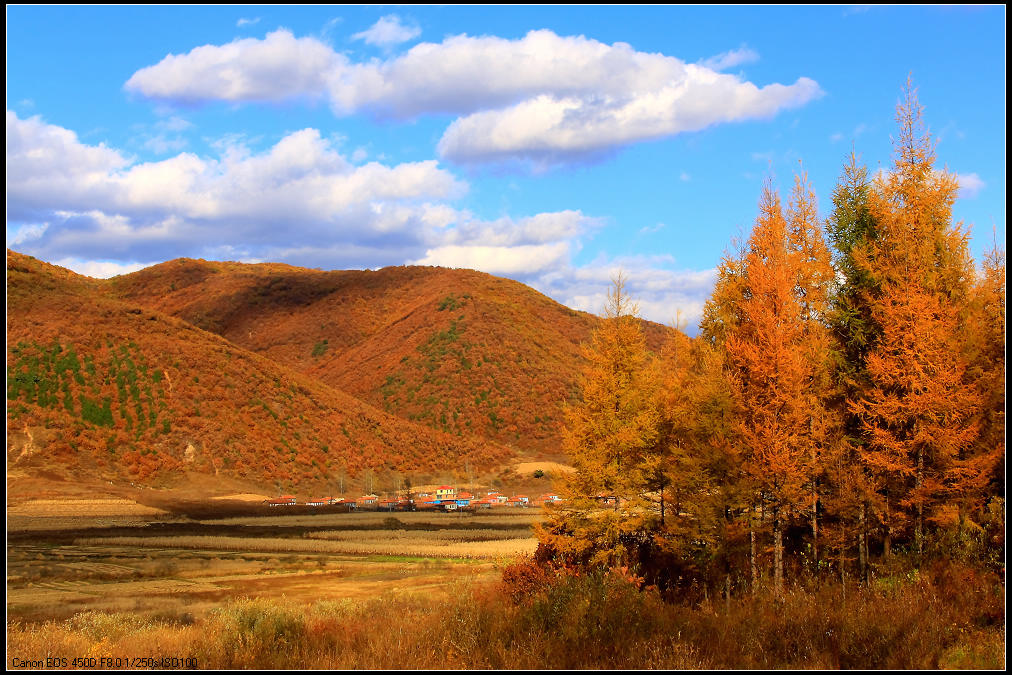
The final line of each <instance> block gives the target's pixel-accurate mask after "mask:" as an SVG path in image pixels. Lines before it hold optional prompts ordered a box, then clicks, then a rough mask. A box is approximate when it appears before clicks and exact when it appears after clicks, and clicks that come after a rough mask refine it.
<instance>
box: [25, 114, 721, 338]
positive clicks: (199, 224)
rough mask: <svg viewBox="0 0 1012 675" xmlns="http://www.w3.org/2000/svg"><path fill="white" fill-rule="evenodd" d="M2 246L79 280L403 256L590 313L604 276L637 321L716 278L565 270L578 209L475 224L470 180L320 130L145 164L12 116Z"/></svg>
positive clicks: (660, 313)
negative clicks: (224, 265) (495, 278)
mask: <svg viewBox="0 0 1012 675" xmlns="http://www.w3.org/2000/svg"><path fill="white" fill-rule="evenodd" d="M7 139H8V154H7V203H8V228H7V242H8V246H14V247H16V248H17V249H18V250H21V251H23V252H25V253H29V254H31V255H35V256H37V257H39V258H42V259H44V260H49V261H52V262H54V263H56V264H59V265H63V266H65V267H69V268H70V269H73V270H75V271H77V272H80V273H82V274H87V275H89V276H111V275H115V274H123V273H126V272H129V271H133V270H135V269H139V268H140V267H142V266H144V265H146V264H151V263H154V262H160V261H163V260H166V259H169V258H173V257H177V256H189V257H203V258H210V259H232V260H243V261H248V262H253V261H261V260H269V261H278V262H289V263H292V264H295V265H305V266H311V267H320V268H326V269H335V268H348V267H357V268H369V267H378V266H384V265H399V264H405V263H412V264H423V265H441V266H446V267H467V268H473V269H478V270H481V271H485V272H489V273H491V274H498V275H503V276H509V277H511V278H514V279H517V280H518V281H522V282H524V283H527V284H529V285H531V286H533V287H534V288H537V289H538V290H541V291H542V292H544V293H546V294H547V295H549V296H551V297H553V298H555V299H556V300H558V301H560V302H562V303H564V304H568V305H569V306H572V307H576V308H578V309H586V310H588V311H592V312H600V310H601V307H602V306H603V301H604V298H605V296H606V294H607V290H608V284H609V283H610V277H611V276H612V275H613V274H614V272H615V271H616V269H617V268H618V267H622V268H624V269H626V270H631V271H632V272H631V275H630V276H631V280H632V281H631V286H630V290H632V291H633V292H634V293H635V294H636V295H637V297H638V298H639V299H640V301H641V305H642V308H643V316H644V317H646V318H650V319H653V320H656V321H666V322H670V321H671V319H672V318H673V317H674V315H675V312H676V311H677V310H681V311H682V312H683V314H684V315H685V316H687V317H689V319H690V321H692V322H695V321H698V317H699V316H700V315H701V311H702V305H703V302H704V301H705V298H706V296H707V295H708V294H709V292H710V287H711V286H712V270H711V271H704V272H691V271H684V270H682V271H679V270H672V269H669V268H670V265H671V261H670V260H669V259H666V258H660V257H655V258H650V259H646V258H643V259H632V258H630V259H619V260H597V261H594V262H593V263H591V264H590V265H583V266H578V265H575V264H574V263H573V257H574V255H575V254H576V253H577V252H578V251H579V250H580V242H581V238H582V237H584V236H585V235H588V234H590V233H591V232H593V231H595V230H597V229H599V228H602V227H605V226H606V225H607V224H606V223H605V222H604V221H602V220H601V219H599V218H594V217H591V216H588V215H586V214H584V213H582V212H581V211H576V210H568V211H558V212H550V213H538V214H535V215H532V216H528V217H521V218H514V217H509V216H504V217H502V218H498V219H495V220H484V219H481V218H478V217H475V216H474V214H472V213H470V212H468V211H467V210H463V209H460V208H457V207H456V206H454V204H453V202H454V200H456V199H459V198H460V197H462V196H463V195H464V194H465V192H466V190H467V185H466V184H465V183H464V182H462V181H460V180H459V179H457V178H456V177H455V176H453V175H452V174H451V173H450V172H448V171H447V170H445V169H443V168H441V167H440V166H439V165H438V163H437V162H435V161H424V162H412V163H405V164H399V165H395V166H386V165H382V164H379V163H377V162H369V163H367V164H364V165H355V164H353V163H352V162H349V161H348V160H347V159H346V158H345V157H344V156H343V155H341V153H340V152H338V151H337V150H336V149H335V148H334V147H333V144H332V141H330V140H328V139H327V138H325V137H323V136H322V135H321V134H320V132H319V131H317V130H315V129H303V130H300V131H295V132H292V133H289V134H288V135H286V136H284V137H283V138H281V139H280V140H278V141H277V142H276V143H275V144H274V146H273V147H270V148H268V149H267V150H264V151H262V152H253V151H251V150H250V149H249V148H248V147H247V146H246V145H245V144H244V142H243V139H242V138H241V137H231V138H229V139H227V140H226V141H224V142H223V143H222V144H220V146H219V156H217V157H206V156H200V155H197V154H195V153H189V152H184V153H179V154H177V155H175V156H173V157H170V158H167V159H164V160H160V161H150V162H139V161H137V160H135V159H131V158H129V157H127V156H126V155H124V154H122V153H120V152H119V151H117V150H115V149H113V148H108V147H106V146H104V145H87V144H85V143H82V142H81V141H80V140H79V139H78V138H77V136H76V135H75V134H74V133H73V132H72V131H70V130H67V129H64V128H62V127H58V126H55V125H51V124H47V123H46V122H44V121H43V120H41V119H40V118H38V117H32V118H29V119H21V118H19V117H18V116H17V115H16V114H15V113H12V112H8V114H7Z"/></svg>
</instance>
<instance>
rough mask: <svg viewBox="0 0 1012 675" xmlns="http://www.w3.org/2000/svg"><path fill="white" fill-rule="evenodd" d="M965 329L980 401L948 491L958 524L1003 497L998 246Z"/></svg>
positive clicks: (1001, 260) (988, 258) (987, 261)
mask: <svg viewBox="0 0 1012 675" xmlns="http://www.w3.org/2000/svg"><path fill="white" fill-rule="evenodd" d="M967 312H968V317H967V321H966V324H965V326H964V334H965V344H966V357H967V364H968V376H969V378H970V380H971V381H972V382H973V383H974V384H975V385H976V388H977V391H978V393H979V395H980V398H981V406H980V409H979V411H978V415H977V418H978V423H979V431H980V433H979V435H978V437H977V440H976V441H975V442H974V444H973V446H972V447H971V448H969V449H968V450H966V451H964V452H963V453H962V454H961V455H960V456H959V457H958V459H957V462H956V467H955V469H954V471H953V474H954V480H953V482H952V489H953V492H954V496H955V497H956V503H957V504H958V506H959V512H958V523H959V526H960V528H962V527H963V526H964V521H965V518H966V517H967V516H968V515H970V514H971V513H972V512H974V511H979V510H980V509H981V508H982V507H984V505H985V502H987V501H988V500H989V499H990V498H991V497H993V496H1000V497H1002V498H1004V496H1005V473H1004V464H1005V462H1004V460H1005V252H1004V250H1002V249H1001V248H999V247H998V245H997V243H996V244H995V246H994V248H992V250H991V251H989V252H988V253H987V254H986V255H985V256H984V260H983V265H982V269H981V272H980V274H979V275H978V276H977V278H976V280H975V283H974V284H973V288H972V289H971V298H970V302H969V304H968V309H967Z"/></svg>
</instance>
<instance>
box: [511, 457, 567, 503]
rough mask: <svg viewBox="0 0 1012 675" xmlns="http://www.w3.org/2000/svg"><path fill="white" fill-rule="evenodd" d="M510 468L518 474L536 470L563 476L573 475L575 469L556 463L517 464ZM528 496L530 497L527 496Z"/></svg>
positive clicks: (530, 472)
mask: <svg viewBox="0 0 1012 675" xmlns="http://www.w3.org/2000/svg"><path fill="white" fill-rule="evenodd" d="M511 468H512V469H513V470H514V471H516V472H517V473H518V474H521V475H524V474H533V473H534V472H535V471H537V470H538V469H541V470H542V471H544V472H545V473H547V474H553V473H554V474H564V473H574V472H575V471H576V467H572V466H569V465H568V464H559V463H558V462H548V461H544V462H517V463H516V464H513V465H512V466H511ZM529 496H530V495H529Z"/></svg>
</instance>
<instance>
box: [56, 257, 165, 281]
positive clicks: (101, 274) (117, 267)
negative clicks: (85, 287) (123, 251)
mask: <svg viewBox="0 0 1012 675" xmlns="http://www.w3.org/2000/svg"><path fill="white" fill-rule="evenodd" d="M53 264H54V265H59V266H60V267H66V268H67V269H68V270H73V271H75V272H77V273H78V274H83V275H84V276H86V277H92V278H95V279H108V278H110V277H115V276H119V275H120V274H130V273H131V272H136V271H137V270H142V269H144V268H145V267H147V265H146V264H144V263H137V262H127V263H123V262H118V261H115V260H80V259H78V258H61V259H59V260H54V261H53Z"/></svg>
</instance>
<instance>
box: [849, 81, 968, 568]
mask: <svg viewBox="0 0 1012 675" xmlns="http://www.w3.org/2000/svg"><path fill="white" fill-rule="evenodd" d="M897 121H898V122H899V126H900V134H899V137H898V138H897V139H896V141H895V143H894V146H895V147H894V157H895V161H894V164H893V166H892V169H891V170H890V171H888V172H884V173H882V174H881V175H880V176H879V177H878V178H877V179H876V180H875V183H874V186H873V189H872V190H871V193H870V195H869V201H868V206H869V210H870V213H871V215H872V217H873V218H874V220H875V223H876V237H875V238H874V239H873V240H870V241H867V242H865V243H864V244H863V245H861V246H860V247H858V248H856V249H855V251H854V260H855V263H856V265H857V266H858V268H859V269H861V270H863V271H864V272H865V273H867V274H868V275H869V276H870V277H871V278H873V279H874V280H875V288H874V290H873V291H872V292H869V293H867V295H866V297H867V300H868V303H869V305H870V307H871V316H872V318H873V320H874V322H875V324H877V326H878V327H879V330H880V336H879V338H878V341H877V344H876V346H875V347H874V349H872V350H871V351H870V353H868V355H867V358H866V367H867V375H868V380H869V385H868V387H867V388H866V389H865V391H864V392H863V393H862V395H861V396H860V398H858V400H856V401H853V402H852V403H851V410H852V411H853V412H854V413H856V414H858V415H859V416H860V417H861V420H862V431H863V433H864V436H865V441H866V445H865V447H864V449H863V452H862V453H861V457H862V459H863V461H864V462H865V464H866V465H867V466H868V468H869V469H870V470H871V472H872V473H873V474H874V475H876V476H877V477H878V478H879V480H880V485H881V489H880V496H881V501H880V514H881V517H882V519H883V520H884V524H885V527H886V536H885V544H884V547H885V550H886V552H888V550H889V547H890V544H891V540H892V537H893V535H894V533H895V530H896V529H897V527H899V526H901V525H903V524H905V523H906V522H909V521H911V520H912V521H913V530H914V540H915V543H916V547H917V550H918V551H919V552H921V551H923V546H924V527H925V526H924V523H925V519H926V517H928V516H930V515H931V511H932V510H933V508H934V507H935V506H937V504H938V500H939V499H940V498H941V496H942V495H943V494H945V492H946V491H947V489H948V488H949V487H951V483H952V481H953V480H954V479H956V477H957V476H958V471H957V468H958V459H959V457H960V455H961V454H962V453H964V452H965V451H966V449H967V448H969V447H970V445H971V444H972V443H973V441H974V439H975V438H976V435H977V425H976V422H975V415H976V412H977V409H978V407H979V402H980V396H979V393H978V392H977V391H976V390H975V388H974V387H973V386H972V384H971V383H970V382H969V381H968V379H967V372H966V370H967V364H966V360H965V358H964V357H963V355H962V354H963V351H964V350H963V349H962V344H961V340H960V334H961V331H960V326H961V321H962V308H963V306H964V303H965V302H966V298H967V291H968V281H969V280H970V279H971V278H972V276H971V274H972V268H971V265H970V259H969V255H968V253H967V245H966V234H965V232H964V231H963V230H962V228H960V227H959V226H955V225H953V223H952V204H953V201H954V200H955V198H956V193H957V189H958V184H957V181H956V178H955V176H953V175H952V174H949V173H947V172H945V171H938V170H936V169H935V166H934V162H935V155H934V149H933V143H932V141H931V137H930V135H929V134H928V133H927V132H926V130H925V129H924V126H923V122H922V118H921V107H920V104H919V103H918V101H917V97H916V92H915V91H914V89H913V87H912V86H911V85H910V84H909V83H908V86H907V90H906V95H905V97H904V100H903V101H902V102H901V103H900V105H899V106H898V108H897Z"/></svg>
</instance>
